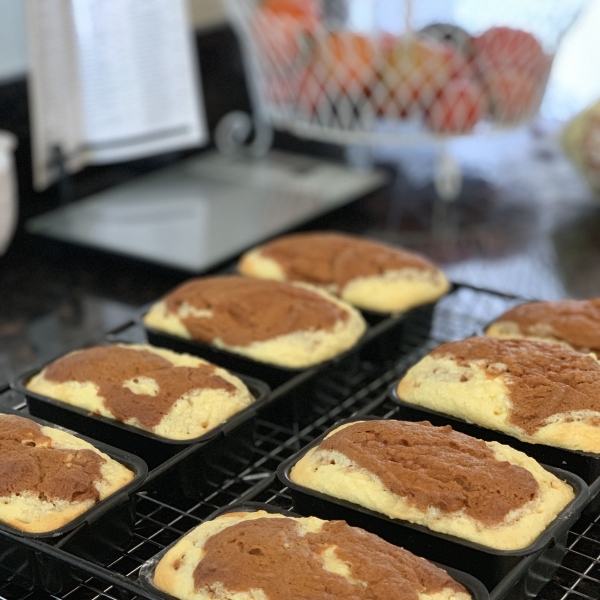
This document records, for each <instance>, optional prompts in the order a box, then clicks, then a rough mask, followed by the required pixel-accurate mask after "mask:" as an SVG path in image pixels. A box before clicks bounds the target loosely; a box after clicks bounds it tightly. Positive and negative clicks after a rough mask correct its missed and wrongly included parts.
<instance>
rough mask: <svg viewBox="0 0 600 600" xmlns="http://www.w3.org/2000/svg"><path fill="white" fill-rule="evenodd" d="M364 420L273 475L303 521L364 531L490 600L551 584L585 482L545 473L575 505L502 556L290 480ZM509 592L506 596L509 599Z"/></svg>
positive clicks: (586, 494) (316, 442)
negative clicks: (459, 575) (472, 583)
mask: <svg viewBox="0 0 600 600" xmlns="http://www.w3.org/2000/svg"><path fill="white" fill-rule="evenodd" d="M365 420H376V418H374V417H362V418H361V417H355V418H352V419H346V420H343V421H340V422H339V423H337V424H336V425H334V426H333V427H331V428H330V429H329V430H328V431H326V432H325V433H324V434H323V435H321V436H319V437H318V438H317V439H316V440H314V441H313V442H311V443H310V444H309V445H308V446H306V447H304V448H303V449H302V450H300V451H299V452H297V453H296V454H294V455H293V456H291V457H290V458H288V459H287V460H286V461H284V462H283V463H281V465H280V466H279V468H278V470H277V475H278V477H279V479H280V481H281V482H282V483H284V484H285V485H286V486H287V487H288V488H289V489H290V491H291V494H292V499H293V503H294V510H297V511H298V512H299V513H301V514H303V515H315V516H317V517H321V518H323V519H344V520H345V521H347V522H348V523H349V524H350V525H355V526H357V527H362V528H363V529H366V530H367V531H370V532H372V533H375V534H377V535H379V536H381V537H382V538H384V539H385V540H387V541H388V542H391V543H392V544H396V545H398V546H402V547H404V548H406V549H407V550H410V551H411V552H413V553H414V554H417V555H419V556H423V557H424V558H427V559H428V560H431V561H434V562H441V563H444V564H448V565H449V566H451V567H454V568H456V569H464V570H465V571H467V572H468V573H470V574H471V575H473V576H475V577H477V579H479V580H480V581H482V582H483V583H484V584H485V586H486V587H487V589H488V590H489V591H490V595H491V598H493V600H500V598H504V597H509V598H511V599H512V598H514V599H523V600H524V599H525V598H529V597H531V596H528V595H524V592H523V593H522V590H525V589H526V590H529V591H528V593H530V592H531V590H532V589H535V591H536V593H537V591H539V590H540V589H541V588H542V587H543V585H545V583H546V582H548V581H549V580H550V578H551V577H552V575H553V573H554V572H555V571H556V569H557V568H558V567H559V566H560V563H561V561H562V558H563V556H564V554H565V552H566V537H567V533H568V531H569V529H570V528H571V527H572V525H573V524H574V523H575V522H576V521H577V519H578V518H579V516H580V514H581V511H582V510H583V507H584V506H585V504H586V503H587V502H588V499H589V490H588V487H587V485H586V484H585V482H584V481H582V480H581V479H580V478H579V477H577V476H576V475H573V474H572V473H569V472H567V471H563V470H562V469H557V468H555V467H545V468H546V469H547V470H548V471H550V472H551V473H554V475H556V476H557V477H559V478H560V479H562V480H563V481H566V482H567V483H568V484H569V485H571V487H572V488H573V489H574V491H575V499H574V500H573V501H572V502H571V503H570V504H569V505H568V506H567V507H566V508H565V509H564V510H563V511H562V512H561V513H560V515H559V516H558V517H557V518H556V520H555V521H554V522H553V523H552V524H551V525H550V526H549V527H548V528H547V529H546V530H545V531H544V532H543V533H542V534H541V535H540V537H539V538H538V539H537V540H536V541H535V542H534V543H533V544H531V545H530V546H528V547H527V548H523V549H521V550H515V551H506V550H495V549H493V548H488V547H487V546H483V545H481V544H476V543H474V542H470V541H467V540H463V539H461V538H457V537H455V536H451V535H446V534H443V533H438V532H435V531H432V530H430V529H428V528H427V527H424V526H422V525H415V524H413V523H409V522H408V521H401V520H398V519H391V518H389V517H387V516H386V515H383V514H381V513H377V512H375V511H372V510H369V509H367V508H364V507H362V506H360V505H358V504H353V503H351V502H347V501H346V500H341V499H339V498H335V497H332V496H329V495H327V494H322V493H320V492H317V491H314V490H312V489H310V488H307V487H304V486H301V485H298V484H296V483H294V482H293V481H292V480H291V479H290V477H289V474H290V471H291V469H292V467H293V466H294V465H295V464H296V463H297V462H298V461H299V460H300V459H301V458H302V457H303V456H304V455H305V454H306V453H307V452H308V451H309V450H310V449H311V448H314V447H315V446H317V445H319V444H320V443H321V442H322V441H323V439H325V437H326V436H327V435H328V434H329V433H330V432H331V431H333V430H334V429H337V428H338V427H339V426H340V425H343V424H344V423H352V422H356V421H365ZM509 592H510V595H509V596H507V594H508V593H509Z"/></svg>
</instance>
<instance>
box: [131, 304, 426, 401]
mask: <svg viewBox="0 0 600 600" xmlns="http://www.w3.org/2000/svg"><path fill="white" fill-rule="evenodd" d="M435 305H436V303H431V304H427V305H423V306H419V307H416V308H414V309H411V310H409V311H407V312H405V313H398V314H395V315H387V316H386V317H385V318H381V316H379V318H376V317H374V316H373V313H371V316H370V317H368V316H367V317H366V318H365V320H366V321H367V330H366V332H365V333H364V335H363V336H362V338H360V339H359V340H358V341H357V343H356V344H355V345H354V346H353V347H352V348H349V349H348V350H346V351H345V352H343V353H342V354H340V355H338V356H335V357H333V358H331V359H329V360H326V361H324V362H321V363H319V364H316V365H313V366H310V367H304V368H290V367H280V366H277V365H273V364H270V363H264V362H260V361H256V360H254V359H251V358H248V357H246V356H242V355H240V354H235V353H233V352H229V351H227V350H223V349H220V348H216V347H214V346H211V345H209V344H204V343H202V342H198V341H196V340H192V339H186V338H181V337H178V336H175V335H172V334H169V333H165V332H163V331H158V330H157V329H153V328H152V327H148V326H146V325H145V324H144V322H143V317H142V319H140V324H141V326H142V327H143V328H144V329H145V331H146V335H147V337H148V342H149V343H150V344H152V345H154V346H159V347H162V348H168V349H170V350H173V351H175V352H186V353H189V354H193V355H195V356H200V357H201V358H204V359H205V360H208V361H210V362H213V363H215V364H218V365H219V366H222V367H224V368H226V369H229V370H231V371H235V372H237V373H245V374H248V375H251V376H253V377H256V378H258V379H261V380H263V381H265V382H267V383H268V384H269V385H270V386H271V389H272V390H273V394H272V396H273V397H280V396H282V395H284V394H286V393H287V392H289V391H291V390H292V389H294V388H297V387H299V386H302V385H304V384H306V383H308V382H310V381H312V380H313V379H314V378H315V377H316V376H317V375H318V374H319V373H321V372H322V371H323V370H324V369H326V368H329V367H332V366H339V365H343V367H344V369H346V370H347V371H349V372H354V371H358V369H360V359H363V360H372V361H375V362H377V361H387V360H389V359H390V357H394V358H397V355H398V352H399V350H400V348H401V343H402V341H403V339H404V338H405V337H406V336H410V337H411V339H413V338H417V337H418V340H419V342H420V343H422V342H424V341H425V340H426V339H427V337H428V335H429V332H430V330H431V324H432V321H433V313H434V309H435ZM145 312H146V311H144V313H145Z"/></svg>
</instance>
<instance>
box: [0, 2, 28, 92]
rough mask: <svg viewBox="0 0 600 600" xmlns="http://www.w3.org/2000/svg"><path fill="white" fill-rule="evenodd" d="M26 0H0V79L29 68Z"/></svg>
mask: <svg viewBox="0 0 600 600" xmlns="http://www.w3.org/2000/svg"><path fill="white" fill-rule="evenodd" d="M24 4H25V0H0V81H1V80H7V79H12V78H14V77H19V76H20V75H23V73H25V71H26V70H27V43H26V39H25V15H24Z"/></svg>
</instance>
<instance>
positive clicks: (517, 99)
mask: <svg viewBox="0 0 600 600" xmlns="http://www.w3.org/2000/svg"><path fill="white" fill-rule="evenodd" d="M484 82H485V91H486V96H487V99H488V102H489V110H490V112H491V114H492V115H493V117H494V118H495V119H496V120H497V121H499V122H500V123H506V124H512V123H517V122H519V121H523V120H524V119H526V118H529V117H531V116H532V115H533V113H534V112H535V110H537V108H538V105H539V102H540V100H541V92H542V89H541V88H540V86H539V85H537V84H536V83H535V82H534V81H533V80H532V79H531V78H530V77H529V76H527V75H526V74H524V73H521V72H520V71H518V70H516V69H493V70H490V71H488V72H487V73H486V74H485V77H484Z"/></svg>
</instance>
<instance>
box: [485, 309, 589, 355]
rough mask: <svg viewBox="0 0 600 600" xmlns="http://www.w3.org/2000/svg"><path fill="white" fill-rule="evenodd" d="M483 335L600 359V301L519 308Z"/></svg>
mask: <svg viewBox="0 0 600 600" xmlns="http://www.w3.org/2000/svg"><path fill="white" fill-rule="evenodd" d="M485 334H486V335H489V336H491V337H497V338H528V339H534V340H540V341H543V342H549V343H552V344H562V345H564V346H568V347H570V348H573V349H574V350H577V351H579V352H585V353H586V354H587V353H590V352H594V353H595V354H597V355H598V356H600V298H596V299H595V300H564V301H562V302H529V303H527V304H521V305H519V306H516V307H515V308H511V309H510V310H509V311H508V312H505V313H504V314H503V315H502V316H500V317H498V319H496V321H494V322H493V323H492V324H491V325H490V326H489V327H488V328H487V329H486V332H485Z"/></svg>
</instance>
